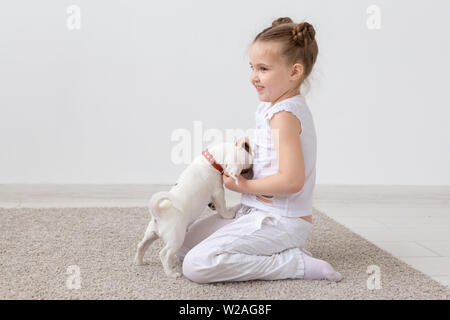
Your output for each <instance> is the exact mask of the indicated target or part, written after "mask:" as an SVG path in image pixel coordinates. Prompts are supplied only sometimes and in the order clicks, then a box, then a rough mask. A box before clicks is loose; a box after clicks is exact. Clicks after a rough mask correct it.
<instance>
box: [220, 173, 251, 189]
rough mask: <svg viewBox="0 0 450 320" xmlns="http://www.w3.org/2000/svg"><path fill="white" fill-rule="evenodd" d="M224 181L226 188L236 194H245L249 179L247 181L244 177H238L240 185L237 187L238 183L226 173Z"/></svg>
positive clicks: (223, 177) (223, 176)
mask: <svg viewBox="0 0 450 320" xmlns="http://www.w3.org/2000/svg"><path fill="white" fill-rule="evenodd" d="M222 181H223V184H224V186H225V187H226V188H227V189H229V190H231V191H234V192H239V193H245V192H246V189H245V186H246V182H247V179H245V178H244V177H243V176H242V175H239V176H238V183H239V184H238V185H236V181H235V180H234V179H233V178H232V177H230V176H229V175H228V174H227V173H226V172H224V173H223V175H222Z"/></svg>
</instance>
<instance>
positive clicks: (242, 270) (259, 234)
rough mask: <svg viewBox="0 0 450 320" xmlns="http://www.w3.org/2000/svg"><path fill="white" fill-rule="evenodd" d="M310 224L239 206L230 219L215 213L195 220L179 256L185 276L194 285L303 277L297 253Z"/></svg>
mask: <svg viewBox="0 0 450 320" xmlns="http://www.w3.org/2000/svg"><path fill="white" fill-rule="evenodd" d="M312 226H313V225H312V224H311V223H309V222H308V221H306V220H304V219H301V218H299V217H295V218H294V217H283V216H280V215H277V214H272V213H270V212H266V211H262V210H259V209H256V208H252V207H247V206H245V205H242V206H241V208H240V209H239V210H238V211H237V212H236V216H235V218H234V219H223V218H221V217H220V216H219V215H218V214H214V215H211V216H209V217H206V218H203V219H199V220H197V221H196V222H194V223H193V224H192V225H191V226H190V228H189V229H188V232H187V233H186V238H185V241H184V243H183V246H182V247H181V249H180V250H179V252H178V253H177V256H178V257H179V258H180V259H183V258H184V260H183V274H184V276H185V277H186V278H188V279H190V280H192V281H194V282H198V283H208V282H219V281H245V280H256V279H260V280H276V279H287V278H292V279H296V278H297V279H302V278H303V276H304V270H305V268H304V262H303V258H302V255H301V252H302V250H301V249H303V247H304V246H305V242H306V239H307V238H308V236H309V234H310V232H311V229H312ZM303 251H305V250H303Z"/></svg>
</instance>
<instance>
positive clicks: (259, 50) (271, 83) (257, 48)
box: [249, 41, 303, 105]
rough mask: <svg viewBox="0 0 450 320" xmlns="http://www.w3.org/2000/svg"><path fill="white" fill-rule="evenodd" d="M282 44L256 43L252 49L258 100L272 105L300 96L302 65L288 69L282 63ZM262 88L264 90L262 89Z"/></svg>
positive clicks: (252, 65) (252, 67)
mask: <svg viewBox="0 0 450 320" xmlns="http://www.w3.org/2000/svg"><path fill="white" fill-rule="evenodd" d="M280 49H281V47H280V43H278V42H258V41H257V42H255V43H253V44H252V46H251V47H250V52H249V54H250V68H251V69H252V73H251V76H250V81H251V83H252V84H253V85H254V86H255V89H256V90H257V92H258V98H259V100H261V101H264V102H272V105H273V104H275V103H277V102H278V101H281V100H283V99H287V98H290V97H292V96H295V95H297V94H300V89H299V85H298V84H299V81H298V80H299V79H300V76H301V73H300V74H299V70H300V72H301V71H303V67H302V66H301V64H295V66H296V67H295V68H294V66H291V67H288V66H286V64H285V63H284V62H283V61H281V58H280V55H279V54H278V52H280ZM261 87H262V88H261Z"/></svg>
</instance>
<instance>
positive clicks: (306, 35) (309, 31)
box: [292, 22, 316, 47]
mask: <svg viewBox="0 0 450 320" xmlns="http://www.w3.org/2000/svg"><path fill="white" fill-rule="evenodd" d="M315 36H316V31H315V30H314V27H313V26H312V25H311V24H309V23H308V22H301V23H299V24H297V25H295V26H294V28H292V39H293V40H294V41H295V42H296V43H297V44H298V45H300V46H301V47H304V46H307V45H309V44H310V43H312V42H313V41H314V39H315Z"/></svg>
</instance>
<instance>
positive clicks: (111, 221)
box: [0, 208, 450, 299]
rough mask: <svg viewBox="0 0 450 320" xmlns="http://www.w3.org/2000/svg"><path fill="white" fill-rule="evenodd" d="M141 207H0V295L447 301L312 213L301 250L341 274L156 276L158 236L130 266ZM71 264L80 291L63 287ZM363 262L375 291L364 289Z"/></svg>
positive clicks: (143, 213)
mask: <svg viewBox="0 0 450 320" xmlns="http://www.w3.org/2000/svg"><path fill="white" fill-rule="evenodd" d="M147 222H148V213H147V209H146V208H63V209H56V208H52V209H0V299H449V298H450V292H449V290H448V289H447V287H445V286H443V285H441V284H439V283H438V282H436V281H434V280H432V279H431V278H429V277H428V276H426V275H425V274H423V273H421V272H419V271H416V270H415V269H412V268H411V267H409V266H408V265H407V264H405V263H403V262H401V261H400V260H398V259H396V258H394V257H393V256H392V255H390V254H389V253H387V252H385V251H383V250H381V249H379V248H378V247H376V246H375V245H373V244H371V243H369V242H368V241H366V240H364V239H363V238H361V237H360V236H358V235H357V234H355V233H353V232H351V231H350V230H348V229H347V228H346V227H344V226H342V225H340V224H338V223H336V222H335V221H334V220H332V219H330V218H329V217H327V216H326V215H325V214H323V213H321V212H318V211H316V210H315V211H314V228H313V231H312V234H311V236H310V238H309V239H308V242H307V245H306V249H308V250H309V251H311V253H312V254H313V255H314V256H315V257H318V258H321V259H325V260H327V261H328V262H330V263H331V264H332V265H333V266H334V267H335V268H336V269H337V270H338V271H339V272H341V273H342V275H343V276H344V279H343V280H342V281H341V282H339V283H331V282H328V281H319V280H315V281H307V280H301V279H299V280H277V281H249V282H233V283H217V284H196V283H193V282H191V281H189V280H187V279H186V278H182V279H179V280H173V279H168V278H166V276H165V274H164V273H163V270H162V267H161V264H160V261H159V258H158V252H159V250H160V248H161V241H159V240H157V241H156V242H155V243H154V244H153V246H152V247H150V249H149V251H148V252H147V254H146V256H145V259H146V260H148V261H150V264H149V265H147V266H143V267H136V266H134V265H132V259H133V257H134V252H135V247H136V244H137V243H138V241H139V240H140V239H141V237H142V235H143V232H144V230H145V227H146V225H147ZM70 265H77V266H79V268H80V279H81V288H80V289H78V290H77V289H68V288H67V286H66V280H67V279H68V277H71V276H70V275H68V274H66V272H67V268H68V266H70ZM369 265H377V266H379V267H380V270H381V289H375V290H369V289H368V288H367V279H368V278H369V274H367V273H366V270H367V267H368V266H369Z"/></svg>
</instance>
